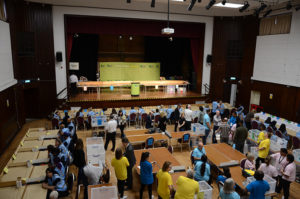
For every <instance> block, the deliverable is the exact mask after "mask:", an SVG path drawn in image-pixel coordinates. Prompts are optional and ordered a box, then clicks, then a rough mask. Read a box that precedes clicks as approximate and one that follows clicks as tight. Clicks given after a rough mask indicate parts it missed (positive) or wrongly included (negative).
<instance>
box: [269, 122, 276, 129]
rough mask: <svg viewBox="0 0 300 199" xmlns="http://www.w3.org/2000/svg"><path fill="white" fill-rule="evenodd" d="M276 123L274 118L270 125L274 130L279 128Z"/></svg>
mask: <svg viewBox="0 0 300 199" xmlns="http://www.w3.org/2000/svg"><path fill="white" fill-rule="evenodd" d="M276 124H277V122H276V121H275V120H273V121H272V122H271V124H270V127H272V129H273V131H276V130H277V127H276Z"/></svg>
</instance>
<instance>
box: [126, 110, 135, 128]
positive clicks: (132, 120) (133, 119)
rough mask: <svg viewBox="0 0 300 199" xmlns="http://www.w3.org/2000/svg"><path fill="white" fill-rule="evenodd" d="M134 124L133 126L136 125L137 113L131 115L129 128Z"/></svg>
mask: <svg viewBox="0 0 300 199" xmlns="http://www.w3.org/2000/svg"><path fill="white" fill-rule="evenodd" d="M131 122H133V124H136V113H131V114H130V115H129V122H128V126H129V127H130V123H131Z"/></svg>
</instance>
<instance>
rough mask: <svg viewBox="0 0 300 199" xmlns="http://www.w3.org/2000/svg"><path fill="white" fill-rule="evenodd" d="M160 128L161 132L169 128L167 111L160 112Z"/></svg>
mask: <svg viewBox="0 0 300 199" xmlns="http://www.w3.org/2000/svg"><path fill="white" fill-rule="evenodd" d="M158 128H159V129H160V132H165V131H166V128H167V117H166V114H165V112H161V113H160V118H159V120H158Z"/></svg>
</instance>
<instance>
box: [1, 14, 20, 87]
mask: <svg viewBox="0 0 300 199" xmlns="http://www.w3.org/2000/svg"><path fill="white" fill-rule="evenodd" d="M16 83H17V80H15V79H14V69H13V64H12V52H11V42H10V30H9V23H6V22H4V21H1V20H0V91H3V90H5V89H7V88H9V87H11V86H13V85H14V84H16Z"/></svg>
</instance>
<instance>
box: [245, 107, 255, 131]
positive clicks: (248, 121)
mask: <svg viewBox="0 0 300 199" xmlns="http://www.w3.org/2000/svg"><path fill="white" fill-rule="evenodd" d="M253 118H254V112H253V111H250V112H249V113H247V115H246V117H245V124H246V127H247V129H248V131H249V130H250V129H251V128H252V126H251V122H252V120H253Z"/></svg>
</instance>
